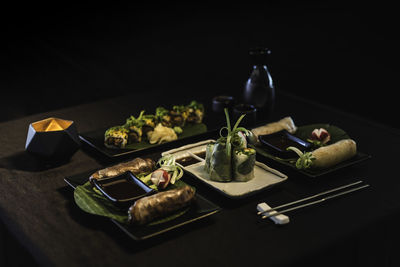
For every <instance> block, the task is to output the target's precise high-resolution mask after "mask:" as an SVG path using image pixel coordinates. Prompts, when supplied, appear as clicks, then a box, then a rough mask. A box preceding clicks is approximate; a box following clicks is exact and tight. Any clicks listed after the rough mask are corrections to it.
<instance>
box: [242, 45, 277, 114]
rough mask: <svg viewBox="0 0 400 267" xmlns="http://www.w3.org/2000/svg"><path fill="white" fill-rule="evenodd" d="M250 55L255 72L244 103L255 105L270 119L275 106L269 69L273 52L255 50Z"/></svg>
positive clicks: (261, 49)
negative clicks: (268, 63)
mask: <svg viewBox="0 0 400 267" xmlns="http://www.w3.org/2000/svg"><path fill="white" fill-rule="evenodd" d="M249 54H250V57H251V61H252V64H253V70H252V72H251V74H250V77H249V79H248V80H247V82H246V85H245V88H244V102H245V103H246V104H251V105H254V106H255V107H256V108H257V110H258V113H259V114H260V115H262V117H264V118H269V117H270V116H271V114H272V112H273V109H274V104H275V88H274V84H273V81H272V77H271V74H270V73H269V71H268V67H267V62H268V57H269V55H270V54H271V50H269V49H267V48H254V49H251V50H250V52H249Z"/></svg>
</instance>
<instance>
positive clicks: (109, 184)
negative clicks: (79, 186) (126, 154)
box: [93, 172, 155, 207]
mask: <svg viewBox="0 0 400 267" xmlns="http://www.w3.org/2000/svg"><path fill="white" fill-rule="evenodd" d="M93 183H94V185H95V187H96V188H97V189H99V190H100V192H101V193H102V194H103V195H104V196H105V197H106V198H107V199H109V200H110V201H111V202H112V203H114V204H116V205H118V206H124V207H125V206H128V205H131V204H132V203H133V202H135V201H136V200H138V199H139V198H142V197H145V196H147V195H151V194H152V193H154V192H155V190H154V189H151V188H150V187H149V186H147V185H146V184H145V183H143V182H142V181H141V180H140V179H139V178H137V177H136V176H135V175H133V173H131V172H125V173H123V174H121V175H118V176H114V177H111V178H103V179H98V180H97V179H93Z"/></svg>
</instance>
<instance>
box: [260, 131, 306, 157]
mask: <svg viewBox="0 0 400 267" xmlns="http://www.w3.org/2000/svg"><path fill="white" fill-rule="evenodd" d="M258 140H260V142H261V144H263V146H264V147H265V148H267V149H268V151H269V152H270V153H271V154H272V155H274V156H276V157H279V158H282V159H288V158H296V157H298V156H297V154H296V153H295V152H293V151H291V150H287V148H288V147H289V146H293V147H297V148H298V149H300V151H301V152H304V151H310V150H311V143H309V142H307V141H304V140H302V139H300V138H297V137H296V136H294V135H292V134H291V133H289V132H288V131H286V130H283V131H279V132H276V133H272V134H266V135H260V136H258Z"/></svg>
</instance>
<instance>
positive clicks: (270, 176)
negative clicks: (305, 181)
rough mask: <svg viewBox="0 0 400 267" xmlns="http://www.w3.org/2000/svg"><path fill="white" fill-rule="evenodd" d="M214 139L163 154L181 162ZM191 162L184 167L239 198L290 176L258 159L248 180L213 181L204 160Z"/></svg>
mask: <svg viewBox="0 0 400 267" xmlns="http://www.w3.org/2000/svg"><path fill="white" fill-rule="evenodd" d="M210 142H214V140H212V139H209V140H203V141H200V142H197V143H192V144H189V145H185V146H182V147H179V148H175V149H172V150H169V151H165V152H163V153H162V154H161V155H163V156H164V155H168V154H172V155H174V156H175V158H176V159H177V162H178V163H179V160H180V159H183V158H187V157H188V156H189V155H190V153H191V154H195V155H196V154H199V153H202V152H203V151H205V149H206V145H207V144H208V143H210ZM190 163H191V164H185V166H183V165H182V168H183V169H184V170H185V171H186V172H188V173H190V174H191V175H192V176H193V177H195V178H197V179H198V180H199V181H201V182H203V183H204V184H206V185H207V186H209V187H210V188H212V189H213V190H216V191H217V192H219V193H221V194H222V195H224V196H226V197H228V198H232V199H239V198H245V197H247V196H250V195H253V194H256V193H257V192H259V191H262V190H265V189H267V188H270V187H272V186H274V185H277V184H280V183H282V182H284V181H285V180H286V179H287V178H288V177H287V176H286V175H285V174H283V173H281V172H279V171H277V170H275V169H272V168H270V167H268V166H267V165H265V164H263V163H261V162H258V161H256V163H255V167H254V178H253V179H251V180H250V181H247V182H236V181H232V182H217V181H212V180H210V178H209V175H208V174H207V172H206V171H205V168H204V162H202V161H196V162H190Z"/></svg>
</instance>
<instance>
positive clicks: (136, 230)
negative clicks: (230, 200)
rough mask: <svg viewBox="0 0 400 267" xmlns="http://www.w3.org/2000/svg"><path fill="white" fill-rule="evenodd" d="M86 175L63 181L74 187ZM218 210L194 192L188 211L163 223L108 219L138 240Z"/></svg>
mask: <svg viewBox="0 0 400 267" xmlns="http://www.w3.org/2000/svg"><path fill="white" fill-rule="evenodd" d="M88 177H89V173H82V174H77V175H74V176H70V177H66V178H64V181H65V182H66V183H67V184H68V185H70V186H71V187H72V188H74V189H75V187H76V186H78V185H83V184H84V183H86V182H87V181H88ZM182 178H184V177H182ZM220 210H221V208H220V207H218V206H217V205H215V204H214V203H212V202H211V201H209V200H207V199H206V198H204V197H203V196H201V195H200V194H198V193H196V196H195V201H194V203H192V204H191V206H190V208H189V210H188V211H186V212H185V213H184V214H183V215H181V216H179V217H177V218H175V219H173V220H170V221H168V222H165V223H160V224H156V225H151V226H149V225H145V226H133V225H127V224H123V223H120V222H118V221H116V220H114V219H110V220H111V221H112V222H113V223H115V224H116V225H117V226H118V227H119V228H120V229H121V230H122V231H124V232H125V233H126V234H127V235H128V236H129V237H131V238H132V239H134V240H138V241H139V240H145V239H148V238H151V237H153V236H157V235H159V234H162V233H165V232H167V231H170V230H172V229H175V228H178V227H181V226H183V225H186V224H189V223H192V222H195V221H197V220H200V219H203V218H205V217H208V216H210V215H212V214H215V213H217V212H218V211H220Z"/></svg>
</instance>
